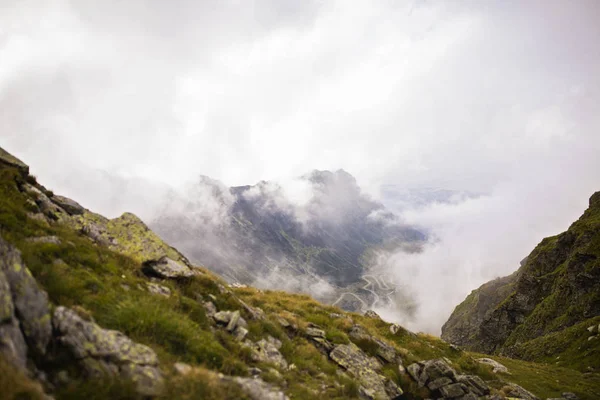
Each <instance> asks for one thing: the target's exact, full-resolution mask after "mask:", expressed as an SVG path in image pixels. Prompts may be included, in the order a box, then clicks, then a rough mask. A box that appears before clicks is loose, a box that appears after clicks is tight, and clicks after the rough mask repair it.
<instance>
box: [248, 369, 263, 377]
mask: <svg viewBox="0 0 600 400" xmlns="http://www.w3.org/2000/svg"><path fill="white" fill-rule="evenodd" d="M248 373H249V374H250V376H257V375H260V374H262V370H261V369H260V368H256V367H251V368H248Z"/></svg>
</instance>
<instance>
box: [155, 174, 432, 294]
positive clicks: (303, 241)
mask: <svg viewBox="0 0 600 400" xmlns="http://www.w3.org/2000/svg"><path fill="white" fill-rule="evenodd" d="M299 184H301V185H303V189H304V192H305V194H304V195H305V197H306V198H305V199H304V201H303V202H301V203H298V201H296V200H295V199H292V198H291V195H290V194H289V193H288V192H287V191H286V190H285V188H283V187H281V186H279V185H277V184H273V183H270V182H260V183H258V184H257V185H254V186H241V187H232V188H227V187H225V186H224V185H222V184H221V183H219V182H217V181H214V180H211V179H209V178H206V177H203V178H201V180H200V181H199V182H198V183H197V185H196V186H195V187H192V188H190V190H189V192H188V193H186V194H184V195H179V196H175V195H173V196H172V197H171V198H170V199H169V200H168V202H167V205H166V206H165V207H164V209H163V211H162V212H161V214H160V215H159V216H158V217H157V218H156V219H154V220H153V221H152V222H151V223H150V225H151V227H152V228H153V229H154V230H155V231H156V232H158V233H159V234H160V235H161V236H162V237H163V238H165V240H167V241H169V242H170V243H174V244H175V245H176V246H177V247H178V248H180V249H182V251H183V252H184V253H185V254H186V255H188V256H189V257H190V259H191V260H192V261H193V262H196V263H200V264H202V265H205V266H207V267H208V268H211V269H213V270H215V271H216V272H218V273H220V274H222V275H224V276H225V277H227V278H228V279H229V280H231V281H234V282H240V283H245V284H258V285H261V286H270V287H279V288H285V289H287V290H295V291H307V289H308V292H310V293H311V294H313V295H319V294H320V293H319V291H321V292H324V291H326V290H325V289H327V288H329V289H331V288H333V287H346V286H348V285H352V284H355V283H356V282H360V281H361V277H362V275H363V273H364V272H365V270H366V267H367V264H368V261H369V260H368V257H369V250H372V249H374V248H382V247H386V248H390V247H391V248H394V247H396V246H398V245H400V244H402V243H407V242H415V241H420V240H423V239H424V235H423V234H421V233H420V232H418V231H417V230H415V229H413V228H411V227H408V226H404V225H402V224H400V222H399V221H398V219H397V217H396V216H394V215H393V214H392V213H391V212H389V211H387V210H386V209H385V207H384V206H383V205H382V204H379V203H377V202H375V201H373V200H371V199H370V198H369V197H368V196H366V195H365V194H363V193H362V192H361V190H360V188H359V187H358V185H357V183H356V181H355V179H354V178H353V177H352V176H351V175H350V174H348V173H347V172H345V171H342V170H339V171H336V172H329V171H314V172H312V173H311V174H309V175H307V176H304V177H302V179H300V180H299ZM306 193H308V195H307V194H306ZM223 243H227V247H226V248H225V247H224V246H223ZM329 294H330V296H332V298H333V297H334V294H335V293H333V292H331V293H329Z"/></svg>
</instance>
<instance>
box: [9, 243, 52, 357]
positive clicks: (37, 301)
mask: <svg viewBox="0 0 600 400" xmlns="http://www.w3.org/2000/svg"><path fill="white" fill-rule="evenodd" d="M0 271H2V272H3V273H4V277H5V281H6V284H7V285H8V287H9V288H10V292H11V293H12V305H13V307H14V315H15V316H18V320H19V324H20V327H21V331H22V332H23V336H24V338H25V341H26V342H27V345H28V346H29V349H30V351H32V352H33V354H35V355H37V356H43V355H45V354H46V348H47V346H48V343H49V342H50V339H51V337H52V325H51V323H50V309H49V307H48V295H47V294H46V292H44V291H43V290H41V289H40V288H39V287H38V285H37V282H36V281H35V279H34V278H33V276H32V275H31V272H30V271H29V269H27V267H26V266H25V264H23V261H22V260H21V253H20V252H19V251H18V250H16V249H15V248H13V247H12V246H10V245H8V243H6V242H5V241H4V240H3V239H2V238H0ZM4 290H6V286H5V287H4ZM9 308H10V307H9V305H7V306H6V309H5V310H3V311H1V312H0V313H2V314H7V315H8V310H9Z"/></svg>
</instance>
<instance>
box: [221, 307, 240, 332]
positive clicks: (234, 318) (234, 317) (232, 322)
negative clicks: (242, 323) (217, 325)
mask: <svg viewBox="0 0 600 400" xmlns="http://www.w3.org/2000/svg"><path fill="white" fill-rule="evenodd" d="M240 318H241V316H240V312H239V311H237V310H236V311H234V312H232V313H231V318H230V319H229V323H227V327H226V328H225V329H227V331H228V332H233V331H234V330H235V328H236V327H237V324H238V321H239V320H240Z"/></svg>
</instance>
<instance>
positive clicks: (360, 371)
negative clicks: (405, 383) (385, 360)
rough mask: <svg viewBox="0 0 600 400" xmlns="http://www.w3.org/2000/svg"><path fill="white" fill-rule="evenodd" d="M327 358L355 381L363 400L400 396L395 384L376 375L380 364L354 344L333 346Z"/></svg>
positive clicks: (399, 389)
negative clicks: (364, 399)
mask: <svg viewBox="0 0 600 400" xmlns="http://www.w3.org/2000/svg"><path fill="white" fill-rule="evenodd" d="M329 357H330V358H331V359H332V360H333V361H335V362H336V363H337V364H338V365H339V366H340V367H342V368H343V369H344V370H346V371H348V372H349V373H350V374H351V375H352V376H353V377H355V378H356V379H357V381H358V383H359V384H360V392H361V394H362V396H364V397H365V398H367V399H377V400H381V399H383V400H385V399H394V398H396V397H398V396H400V395H401V394H402V389H401V388H400V387H399V386H398V385H397V384H396V383H395V382H393V381H391V380H389V379H388V378H386V377H384V376H383V375H381V374H379V373H378V372H379V371H380V370H381V368H382V367H383V366H382V364H381V363H380V362H379V361H378V360H377V359H375V358H373V357H369V356H368V355H367V354H365V353H364V352H363V351H362V350H361V349H360V348H359V347H358V346H356V345H355V344H354V343H350V344H347V345H346V344H340V345H337V346H335V348H334V349H333V351H331V353H330V354H329Z"/></svg>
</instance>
